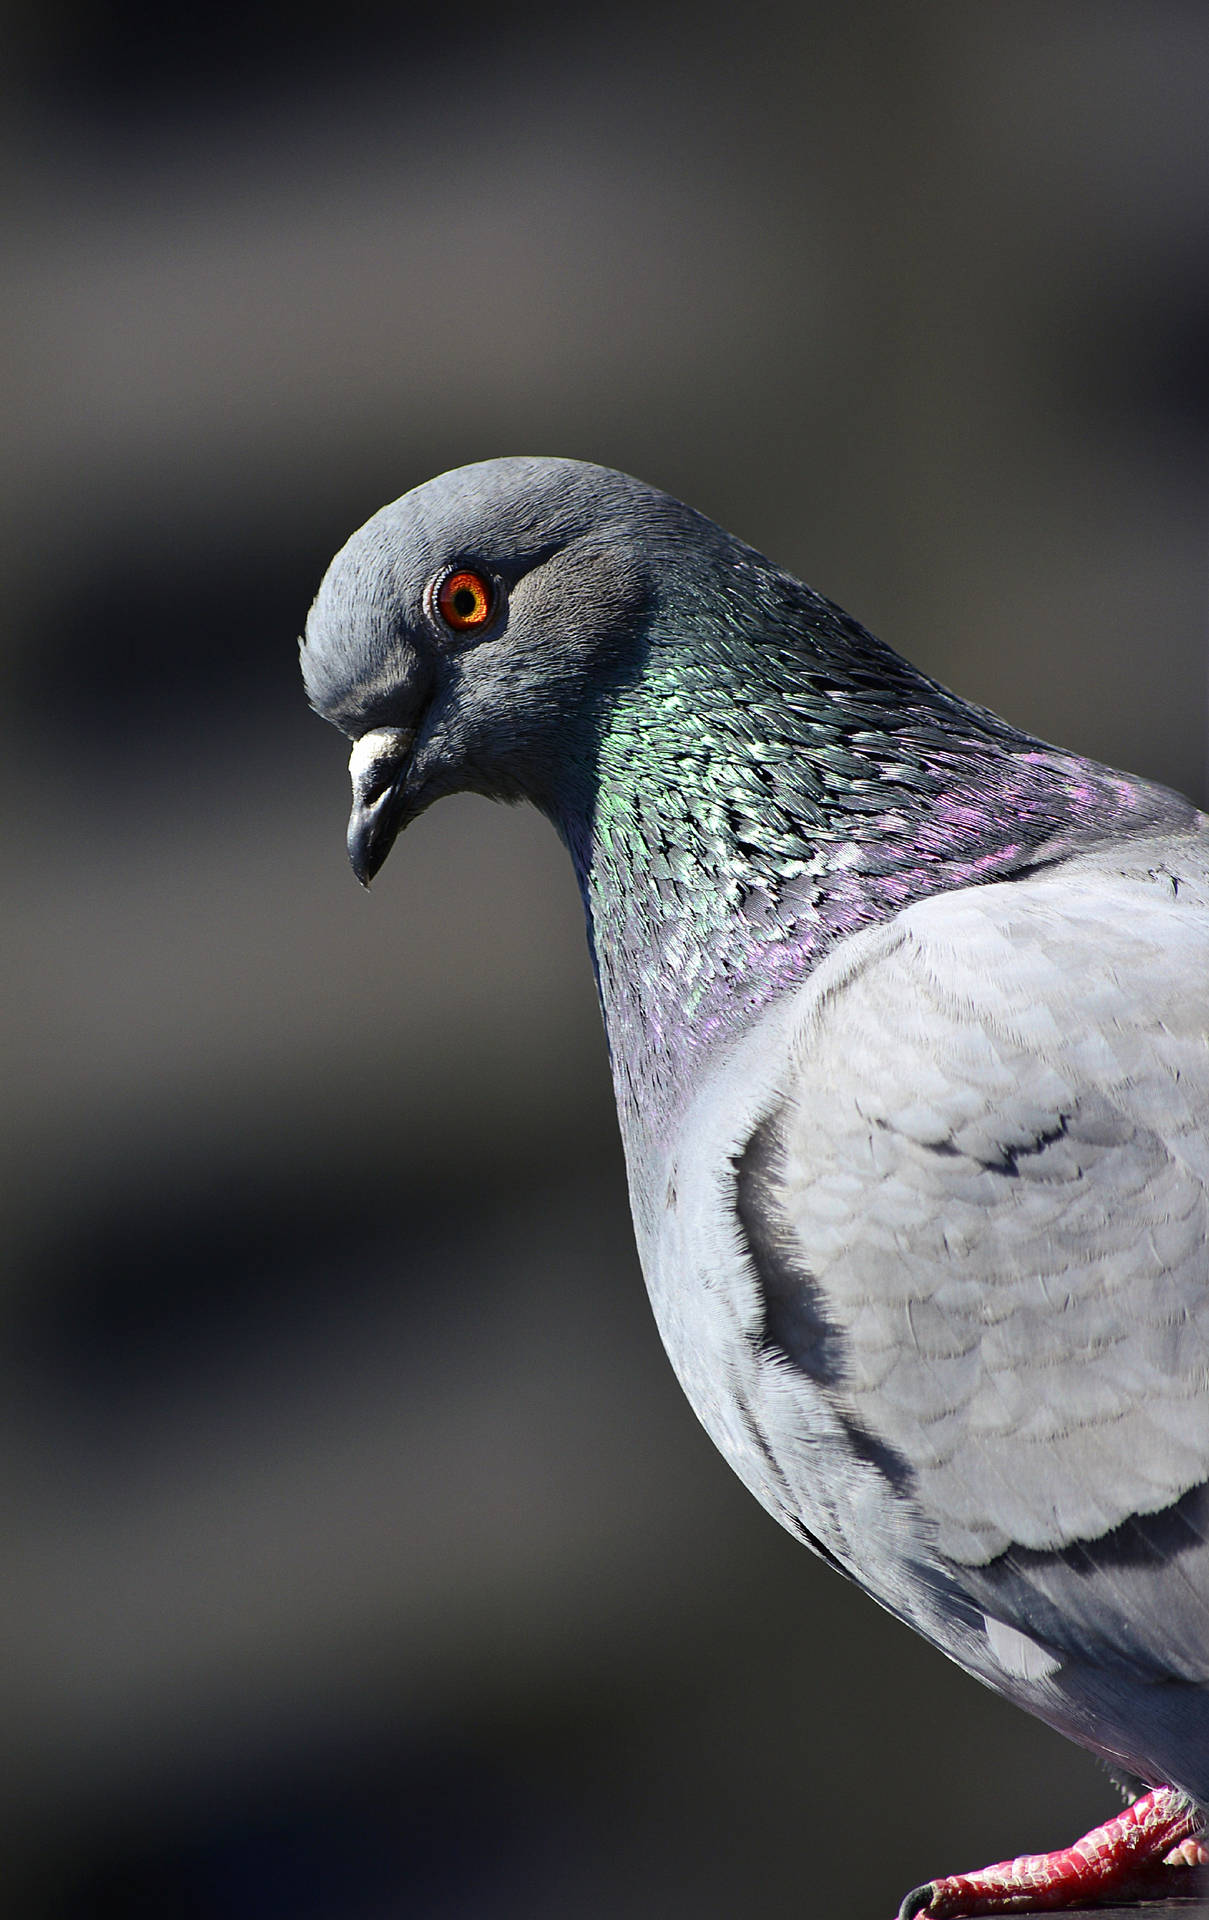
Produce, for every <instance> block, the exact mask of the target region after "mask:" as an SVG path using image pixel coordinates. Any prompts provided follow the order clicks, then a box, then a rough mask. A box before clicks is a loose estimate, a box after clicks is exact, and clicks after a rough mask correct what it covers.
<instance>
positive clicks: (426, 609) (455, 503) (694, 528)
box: [302, 459, 741, 885]
mask: <svg viewBox="0 0 1209 1920" xmlns="http://www.w3.org/2000/svg"><path fill="white" fill-rule="evenodd" d="M724 546H730V547H734V548H735V549H737V550H741V549H739V543H738V542H733V541H731V539H730V536H729V535H726V534H723V533H722V531H721V529H719V528H717V527H715V526H713V524H712V523H711V522H710V521H708V520H705V519H703V517H702V516H701V515H700V514H697V513H695V512H693V510H692V509H691V508H688V507H685V506H683V505H682V504H681V503H680V502H679V501H677V500H673V499H672V498H671V497H670V496H669V495H666V494H663V493H659V492H657V491H656V490H655V489H654V488H651V487H647V486H644V485H643V484H642V483H641V482H640V481H637V480H632V479H630V478H629V477H628V476H627V475H624V474H620V473H614V472H612V471H610V470H609V469H606V468H603V467H595V466H589V465H585V464H583V463H581V462H579V461H574V460H553V459H502V460H487V461H483V462H480V463H478V464H476V465H474V466H469V467H461V468H459V469H457V470H456V471H455V472H452V473H446V474H442V475H441V476H440V477H439V478H438V479H435V480H431V481H429V482H428V483H427V484H426V485H424V486H421V487H417V488H416V489H415V490H414V492H412V493H408V494H405V495H404V496H403V497H402V499H400V500H396V501H395V502H394V503H393V504H392V505H391V506H388V507H384V508H383V509H382V511H381V512H380V513H377V514H375V515H374V517H373V518H372V519H371V520H369V521H368V522H367V523H366V524H365V526H363V527H362V528H361V529H360V530H359V532H357V533H355V534H354V535H353V537H352V539H351V540H350V541H349V542H348V544H347V545H346V546H345V547H344V548H343V549H342V551H341V552H340V553H338V554H337V555H336V558H335V559H334V560H333V562H332V564H331V566H330V567H329V569H328V571H327V574H326V575H325V577H324V579H323V582H322V584H321V586H320V588H319V592H318V594H317V596H316V598H315V603H314V605H313V607H312V608H311V612H310V615H309V618H308V620H307V626H306V634H305V637H304V639H303V642H302V670H303V676H304V679H305V682H306V688H307V693H308V695H309V697H310V701H311V704H312V706H313V707H314V708H315V709H316V711H317V712H318V713H320V714H321V715H322V716H323V718H324V719H326V720H330V721H331V722H332V723H333V724H334V725H335V726H337V727H339V728H340V730H341V731H342V732H343V733H345V734H347V735H348V736H349V738H350V739H351V740H352V741H353V751H352V755H351V758H350V762H349V768H350V773H351V775H352V782H353V809H352V815H351V818H350V821H349V832H348V847H349V858H350V859H351V861H352V865H353V870H354V872H355V873H356V875H357V877H358V879H359V880H361V882H362V883H363V884H364V885H368V883H369V881H370V880H371V879H372V878H373V876H374V874H375V873H377V871H378V869H379V868H380V867H381V865H382V863H383V861H384V860H385V858H386V856H387V854H388V853H389V851H390V848H391V846H392V844H393V842H394V840H395V837H396V835H397V834H398V833H399V832H400V830H401V829H402V828H403V827H404V826H405V825H406V824H407V823H408V822H409V821H411V820H413V819H414V818H415V817H416V815H417V814H419V813H420V812H422V811H423V809H424V808H425V807H427V806H429V805H430V804H431V803H432V801H434V800H436V799H439V798H440V797H441V796H442V795H443V794H447V793H454V792H458V791H472V792H478V793H483V794H487V795H488V796H490V797H491V798H494V799H505V800H513V799H520V798H522V797H524V798H528V799H531V800H534V801H536V802H537V804H538V805H539V806H543V807H544V808H545V809H546V810H547V811H549V812H551V813H553V814H555V815H556V816H557V815H558V813H559V812H560V810H565V806H566V802H567V799H568V795H569V793H572V792H573V791H574V790H575V789H576V787H577V786H578V787H580V788H583V789H586V788H587V786H588V785H589V784H590V781H591V777H592V756H593V751H594V744H595V742H596V740H597V739H598V737H599V734H598V729H599V725H600V720H601V712H602V707H603V706H606V705H607V703H608V702H609V700H610V699H611V697H613V695H614V694H615V693H616V690H617V689H618V688H619V687H620V686H622V685H624V684H626V683H627V682H629V681H631V680H632V679H633V678H634V677H635V676H636V675H637V674H638V673H639V672H640V671H641V665H642V660H643V658H644V655H645V652H646V648H647V646H648V643H649V628H650V623H651V619H652V616H653V613H654V611H655V609H656V608H657V606H658V604H659V602H660V600H661V597H663V596H664V595H665V594H666V593H667V591H668V588H669V582H670V581H674V580H675V579H676V577H677V575H678V574H685V573H686V572H691V571H692V568H693V567H694V565H696V566H697V567H699V566H700V561H701V557H702V555H708V554H709V553H710V552H711V551H713V550H714V549H716V548H721V547H724ZM685 591H687V587H686V588H685Z"/></svg>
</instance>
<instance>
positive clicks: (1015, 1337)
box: [767, 838, 1209, 1567]
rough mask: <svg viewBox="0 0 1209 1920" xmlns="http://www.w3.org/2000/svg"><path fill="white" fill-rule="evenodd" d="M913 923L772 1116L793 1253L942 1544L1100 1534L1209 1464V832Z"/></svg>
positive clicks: (860, 1412)
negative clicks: (1159, 856) (1156, 855)
mask: <svg viewBox="0 0 1209 1920" xmlns="http://www.w3.org/2000/svg"><path fill="white" fill-rule="evenodd" d="M1177 856H1180V857H1181V864H1179V865H1178V866H1177V867H1175V870H1174V871H1171V870H1169V867H1170V866H1172V865H1173V864H1174V861H1175V859H1176V857H1177ZM897 924H898V927H899V929H900V932H901V938H900V939H899V940H898V942H897V944H895V945H894V946H892V947H891V948H890V949H889V950H888V951H887V950H885V949H883V950H882V952H881V954H880V956H879V957H878V958H877V959H876V960H874V961H873V962H872V963H871V964H870V965H868V966H867V967H865V968H864V969H863V970H861V971H858V972H857V973H856V974H855V975H854V976H852V977H850V978H848V979H847V980H846V981H845V983H844V984H843V986H842V987H841V988H840V989H839V990H838V991H837V992H835V993H834V995H832V996H829V997H828V998H826V999H825V1000H824V1001H823V1002H822V1003H821V1004H820V1005H819V1006H818V1007H817V1008H816V1010H815V1013H814V1017H813V1018H812V1020H811V1021H810V1023H809V1025H808V1028H807V1030H806V1032H805V1033H804V1034H803V1036H802V1038H801V1041H800V1044H799V1048H798V1051H797V1055H796V1058H795V1062H794V1067H793V1070H792V1072H791V1076H790V1081H789V1084H788V1086H787V1088H786V1098H785V1103H784V1105H783V1107H782V1108H781V1109H780V1111H779V1113H778V1114H777V1115H776V1116H775V1117H774V1120H773V1122H772V1123H770V1124H772V1125H773V1126H774V1127H775V1134H776V1145H777V1153H776V1156H775V1168H774V1170H773V1172H772V1173H771V1174H770V1176H769V1179H768V1185H767V1203H768V1205H769V1206H770V1207H771V1208H772V1210H773V1211H774V1212H775V1215H776V1218H777V1230H778V1233H779V1237H780V1246H781V1249H782V1256H783V1257H784V1258H785V1259H787V1260H788V1261H789V1262H790V1263H791V1265H792V1267H793V1269H794V1270H796V1271H797V1272H798V1273H799V1274H800V1275H801V1276H802V1284H803V1285H805V1286H809V1287H810V1288H812V1290H813V1291H814V1293H815V1296H816V1298H817V1300H818V1301H819V1302H821V1306H822V1311H823V1312H824V1315H825V1319H826V1323H827V1325H828V1326H829V1327H831V1328H833V1329H834V1330H835V1333H836V1336H837V1340H838V1350H839V1352H840V1353H841V1355H842V1364H841V1365H840V1367H839V1370H838V1374H837V1377H836V1379H835V1380H834V1381H833V1382H832V1383H831V1390H832V1393H833V1397H834V1399H835V1401H836V1403H837V1404H838V1405H841V1406H842V1408H843V1411H844V1413H845V1416H846V1417H847V1418H849V1419H850V1420H851V1421H852V1423H853V1426H854V1429H860V1430H861V1431H863V1432H866V1433H869V1434H871V1435H873V1436H875V1437H876V1438H877V1440H878V1441H879V1442H881V1443H882V1444H884V1445H885V1446H886V1447H887V1448H890V1449H892V1450H893V1452H894V1453H895V1454H896V1455H898V1456H900V1457H901V1458H902V1459H903V1460H904V1461H905V1462H906V1463H907V1465H908V1467H909V1469H910V1472H911V1475H912V1482H913V1492H914V1495H915V1497H916V1499H917V1501H918V1503H919V1505H920V1508H921V1509H922V1511H923V1513H924V1515H925V1516H926V1518H927V1520H928V1523H929V1525H930V1526H932V1527H933V1528H934V1529H935V1538H936V1543H937V1546H938V1549H939V1551H940V1552H942V1553H943V1554H944V1555H946V1556H947V1557H948V1558H949V1559H951V1560H954V1561H957V1562H960V1563H964V1564H966V1565H968V1566H970V1567H976V1566H983V1565H985V1564H986V1563H988V1562H990V1561H992V1560H993V1559H994V1558H995V1557H996V1556H998V1555H1000V1554H1002V1553H1003V1552H1004V1551H1005V1550H1006V1549H1008V1548H1009V1547H1019V1548H1023V1549H1027V1550H1031V1551H1042V1550H1062V1549H1064V1548H1066V1547H1068V1546H1069V1545H1070V1544H1071V1543H1072V1542H1077V1541H1095V1540H1100V1539H1102V1538H1103V1537H1104V1536H1106V1535H1108V1534H1111V1533H1112V1532H1113V1530H1114V1529H1116V1528H1119V1527H1120V1526H1121V1525H1122V1524H1123V1523H1126V1522H1128V1521H1129V1520H1130V1518H1131V1516H1133V1515H1136V1514H1155V1513H1158V1512H1160V1511H1161V1510H1163V1509H1165V1508H1168V1507H1170V1506H1172V1504H1173V1503H1174V1502H1176V1501H1178V1500H1179V1499H1180V1498H1181V1496H1183V1495H1184V1494H1186V1493H1187V1492H1188V1490H1189V1489H1191V1488H1193V1487H1195V1486H1197V1485H1199V1484H1200V1483H1202V1482H1204V1481H1206V1480H1209V1257H1207V1252H1206V1246H1207V1241H1209V1191H1207V1189H1209V1140H1207V1137H1206V1128H1207V1126H1209V996H1207V995H1206V991H1205V983H1206V974H1207V967H1209V887H1207V885H1206V859H1205V842H1204V839H1203V838H1202V839H1190V840H1189V841H1188V842H1187V843H1186V846H1185V847H1184V848H1182V849H1181V848H1177V849H1176V854H1175V855H1173V854H1172V853H1171V852H1170V851H1169V853H1168V866H1163V865H1161V864H1160V865H1158V866H1157V867H1155V866H1146V865H1145V864H1136V863H1135V864H1132V865H1131V866H1129V867H1126V866H1125V865H1124V863H1123V857H1122V855H1121V853H1120V852H1118V854H1117V856H1116V860H1115V862H1114V861H1113V860H1111V859H1109V858H1107V857H1106V856H1098V857H1096V858H1089V859H1083V860H1080V861H1077V862H1071V863H1068V864H1067V865H1065V866H1063V867H1059V868H1056V869H1053V870H1048V871H1044V872H1042V873H1039V874H1037V875H1035V876H1033V877H1031V878H1030V879H1028V880H1026V881H1023V882H1015V883H1009V884H997V885H990V886H986V887H981V888H975V889H967V890H963V891H961V892H959V893H954V894H950V895H943V896H940V897H937V898H933V899H931V900H928V901H926V902H923V903H921V904H920V905H919V906H917V907H913V908H910V909H908V910H907V911H906V912H905V913H903V914H902V915H901V916H900V918H899V922H898V923H897ZM787 1358H788V1360H789V1361H790V1362H791V1363H792V1362H794V1360H795V1356H794V1354H793V1353H792V1352H789V1353H788V1355H787Z"/></svg>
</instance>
